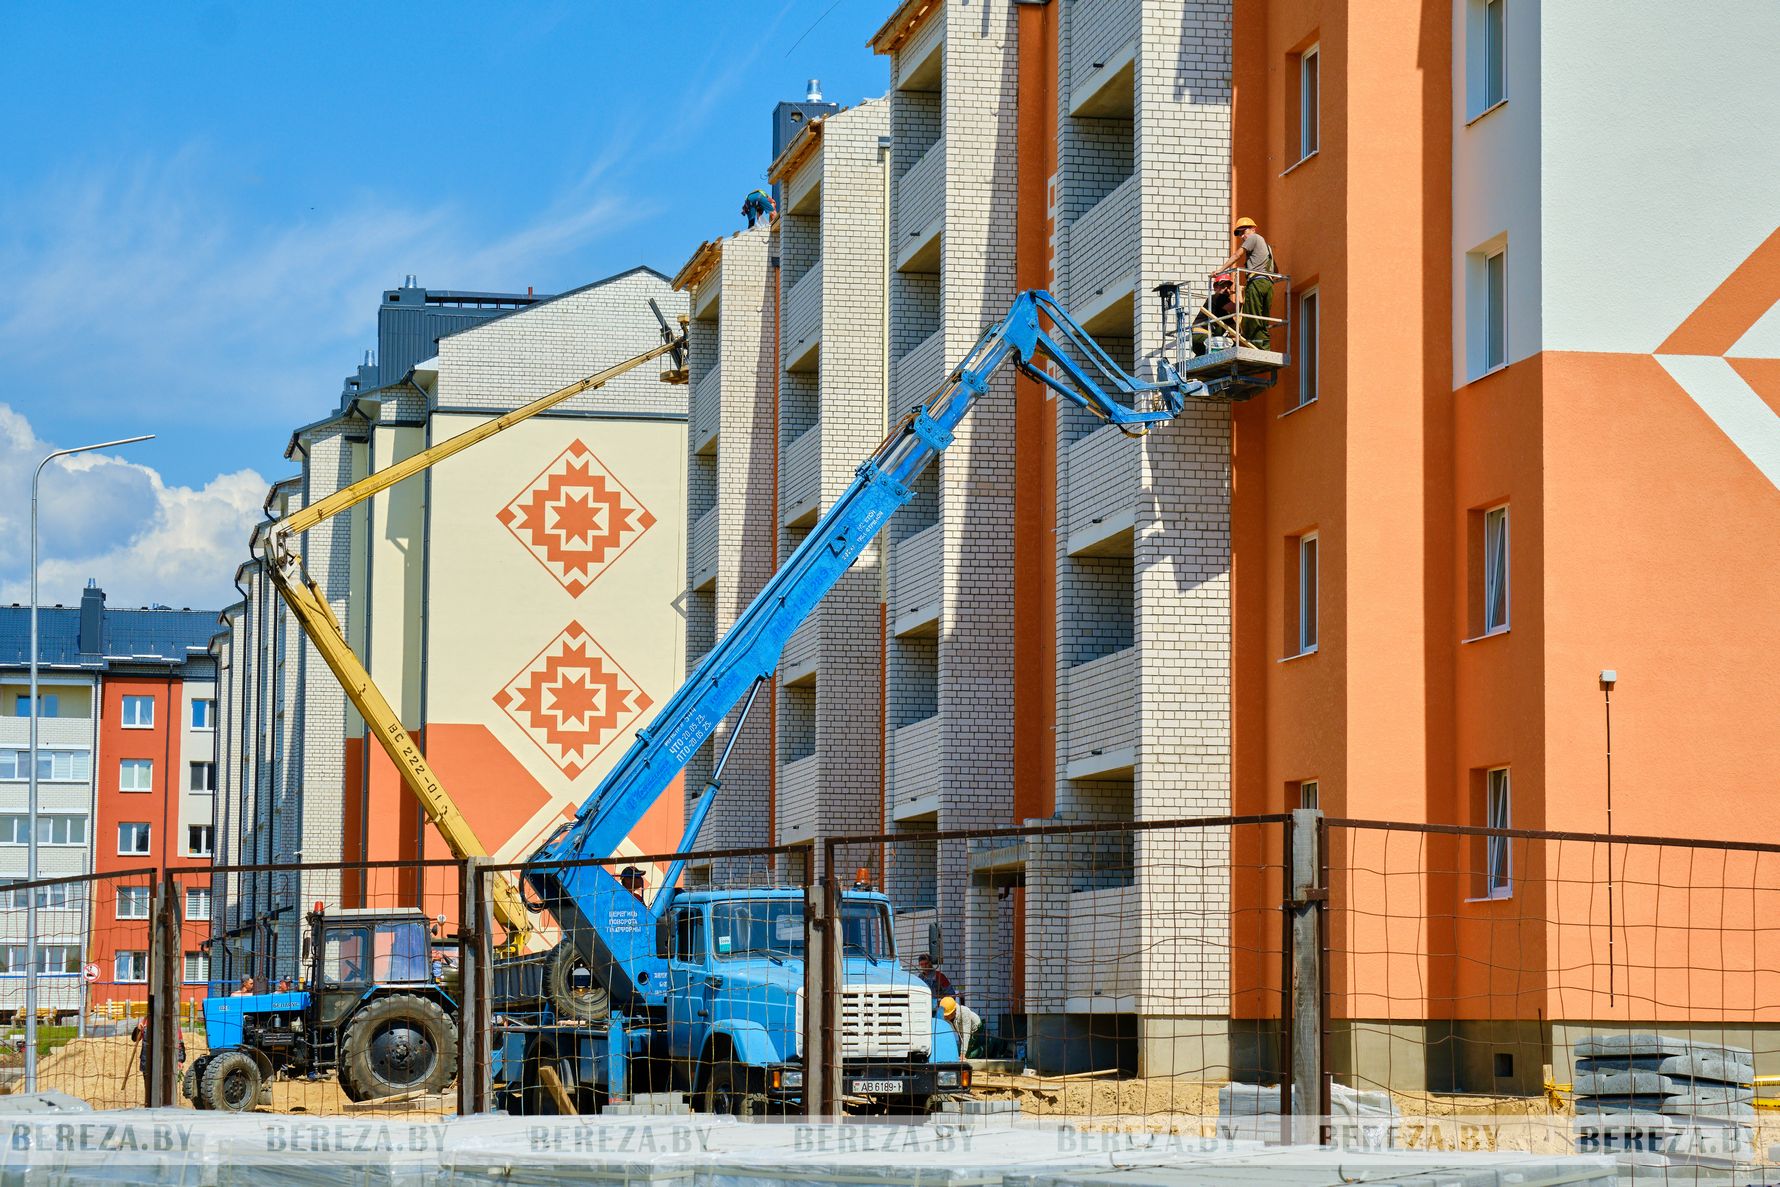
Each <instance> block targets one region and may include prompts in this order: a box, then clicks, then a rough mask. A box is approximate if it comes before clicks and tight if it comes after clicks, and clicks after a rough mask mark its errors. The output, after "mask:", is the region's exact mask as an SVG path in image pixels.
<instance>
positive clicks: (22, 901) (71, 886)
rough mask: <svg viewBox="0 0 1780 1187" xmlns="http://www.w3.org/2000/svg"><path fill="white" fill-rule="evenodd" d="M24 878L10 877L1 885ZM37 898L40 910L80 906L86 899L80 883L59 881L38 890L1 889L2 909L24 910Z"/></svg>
mask: <svg viewBox="0 0 1780 1187" xmlns="http://www.w3.org/2000/svg"><path fill="white" fill-rule="evenodd" d="M23 880H24V879H22V878H9V879H7V880H6V882H5V883H0V886H4V885H10V884H12V883H14V882H22V881H23ZM32 899H36V900H37V902H36V905H37V909H38V910H40V911H41V910H62V909H65V908H68V907H79V906H80V905H81V903H82V902H84V901H85V900H84V899H83V898H82V897H81V887H80V885H79V884H78V883H70V882H58V883H54V884H53V885H50V886H39V887H37V889H36V891H35V892H33V891H30V890H0V911H23V910H25V909H26V908H27V907H29V906H31V900H32Z"/></svg>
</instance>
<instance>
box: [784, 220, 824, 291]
mask: <svg viewBox="0 0 1780 1187" xmlns="http://www.w3.org/2000/svg"><path fill="white" fill-rule="evenodd" d="M821 258H822V220H821V218H819V217H817V216H816V215H815V214H814V213H806V214H791V213H789V212H787V213H785V214H783V215H781V216H780V218H779V266H780V269H781V271H780V273H779V283H780V284H782V285H783V286H784V288H785V291H786V292H789V291H790V290H791V289H792V287H794V286H795V285H796V284H797V282H798V281H800V280H802V279H803V278H804V277H805V276H806V275H807V274H808V273H809V270H810V269H811V268H814V267H815V266H816V262H817V261H818V260H820V259H821Z"/></svg>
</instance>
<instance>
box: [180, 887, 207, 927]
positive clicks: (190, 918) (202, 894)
mask: <svg viewBox="0 0 1780 1187" xmlns="http://www.w3.org/2000/svg"><path fill="white" fill-rule="evenodd" d="M213 901H214V900H213V899H212V898H211V892H210V888H209V887H207V886H188V887H186V888H185V921H186V922H187V923H209V922H210V908H211V905H212V903H213ZM194 903H201V904H203V905H202V909H200V910H196V911H194V910H192V906H193V904H194Z"/></svg>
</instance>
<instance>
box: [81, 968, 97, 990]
mask: <svg viewBox="0 0 1780 1187" xmlns="http://www.w3.org/2000/svg"><path fill="white" fill-rule="evenodd" d="M80 975H81V976H83V977H85V978H86V979H87V984H88V985H91V984H93V983H94V982H95V981H97V980H98V979H99V966H98V965H96V964H89V965H87V966H86V967H85V968H83V969H81V970H80Z"/></svg>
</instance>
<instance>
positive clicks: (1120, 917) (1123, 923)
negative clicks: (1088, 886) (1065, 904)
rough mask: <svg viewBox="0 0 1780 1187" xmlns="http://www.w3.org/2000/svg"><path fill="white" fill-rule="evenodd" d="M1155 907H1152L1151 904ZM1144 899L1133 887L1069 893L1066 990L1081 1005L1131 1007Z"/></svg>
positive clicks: (1141, 936) (1088, 1007) (1135, 990)
mask: <svg viewBox="0 0 1780 1187" xmlns="http://www.w3.org/2000/svg"><path fill="white" fill-rule="evenodd" d="M1152 909H1153V908H1152ZM1143 918H1144V915H1143V904H1142V901H1141V900H1140V899H1139V897H1138V893H1137V889H1136V887H1132V886H1111V887H1106V888H1104V889H1101V890H1080V891H1077V892H1076V893H1074V894H1072V895H1070V896H1069V911H1068V919H1069V955H1068V958H1067V960H1066V961H1065V962H1064V968H1065V970H1066V971H1065V973H1064V981H1063V989H1064V993H1065V994H1067V995H1068V997H1070V998H1071V999H1074V1000H1076V1001H1078V1002H1081V1003H1083V1006H1082V1008H1087V1009H1098V1010H1115V1009H1126V1010H1128V1009H1130V1008H1131V1003H1130V1002H1129V1001H1128V1000H1127V1001H1120V1000H1119V999H1121V998H1126V999H1129V998H1130V997H1131V996H1132V995H1133V994H1135V993H1136V992H1137V991H1138V987H1139V974H1140V972H1141V967H1142V966H1141V961H1140V960H1139V956H1140V954H1141V952H1142V949H1143V931H1142V928H1143Z"/></svg>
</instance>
